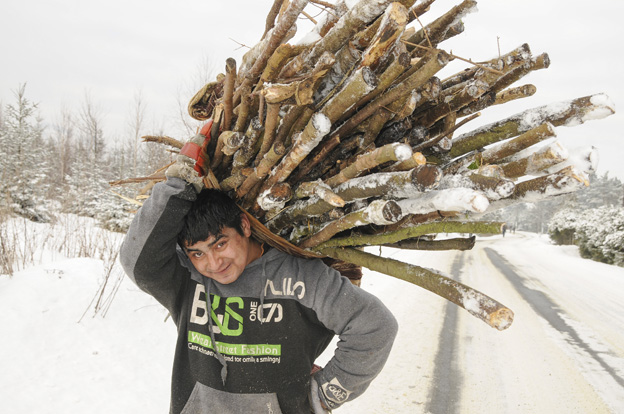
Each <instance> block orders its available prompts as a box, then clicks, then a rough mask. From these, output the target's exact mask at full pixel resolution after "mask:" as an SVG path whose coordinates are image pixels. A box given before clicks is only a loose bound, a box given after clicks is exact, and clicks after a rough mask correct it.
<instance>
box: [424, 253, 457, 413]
mask: <svg viewBox="0 0 624 414" xmlns="http://www.w3.org/2000/svg"><path fill="white" fill-rule="evenodd" d="M463 266H464V252H462V253H461V254H458V255H457V256H455V260H454V261H453V266H452V267H451V274H452V275H453V276H455V279H456V280H459V274H460V272H461V269H462V267H463ZM458 309H459V307H458V306H457V305H455V304H453V303H451V302H448V303H447V304H446V307H445V310H444V323H443V325H442V330H441V331H440V339H439V341H438V353H437V354H436V357H435V362H434V366H435V370H434V372H433V385H432V387H431V389H430V391H429V396H428V398H427V401H428V402H429V403H428V405H427V412H429V413H431V414H447V413H456V412H458V408H459V402H460V398H461V395H460V390H461V385H462V373H461V371H460V370H458V369H457V366H456V364H455V363H454V362H455V361H456V358H455V353H456V348H457V345H458V340H457V312H458Z"/></svg>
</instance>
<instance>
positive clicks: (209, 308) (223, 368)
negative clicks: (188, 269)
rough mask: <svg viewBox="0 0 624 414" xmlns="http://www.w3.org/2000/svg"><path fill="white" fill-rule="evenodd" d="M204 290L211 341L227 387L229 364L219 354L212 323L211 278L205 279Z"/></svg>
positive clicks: (222, 379) (222, 378)
mask: <svg viewBox="0 0 624 414" xmlns="http://www.w3.org/2000/svg"><path fill="white" fill-rule="evenodd" d="M203 282H204V288H205V289H206V311H207V312H208V326H209V328H208V329H209V331H210V339H211V340H212V347H213V348H214V351H215V353H216V354H217V359H218V360H219V362H220V363H221V381H222V382H223V386H225V380H226V379H227V372H228V370H227V362H226V361H225V357H224V356H223V355H221V352H219V347H218V346H217V341H215V337H214V324H213V321H212V313H213V312H212V301H211V300H210V291H211V290H212V289H211V287H212V279H210V278H209V277H203Z"/></svg>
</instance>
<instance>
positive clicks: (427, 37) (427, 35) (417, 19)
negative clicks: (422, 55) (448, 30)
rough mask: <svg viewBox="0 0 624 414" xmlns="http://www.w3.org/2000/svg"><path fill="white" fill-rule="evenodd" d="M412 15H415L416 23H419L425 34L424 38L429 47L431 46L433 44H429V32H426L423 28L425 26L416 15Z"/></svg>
mask: <svg viewBox="0 0 624 414" xmlns="http://www.w3.org/2000/svg"><path fill="white" fill-rule="evenodd" d="M414 16H416V21H418V24H420V27H421V28H422V31H423V33H424V34H425V38H426V39H427V43H428V44H429V47H430V48H433V45H432V44H431V39H429V33H427V29H425V26H423V24H422V23H421V21H420V19H419V18H418V16H417V15H416V14H414Z"/></svg>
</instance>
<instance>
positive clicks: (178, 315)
mask: <svg viewBox="0 0 624 414" xmlns="http://www.w3.org/2000/svg"><path fill="white" fill-rule="evenodd" d="M209 128H210V126H208V127H207V128H204V129H203V130H202V132H200V134H198V135H197V136H195V137H194V138H193V139H192V140H191V142H189V143H187V144H186V145H185V146H184V147H183V149H182V150H181V154H180V155H178V158H177V161H176V162H175V163H174V164H173V165H172V166H171V167H170V168H169V169H168V170H167V174H166V175H167V180H166V181H165V182H162V183H158V184H156V186H155V187H154V189H153V191H152V195H151V197H150V198H149V199H148V200H147V201H146V202H145V204H144V205H143V207H142V208H141V209H140V210H139V212H138V213H137V216H136V217H135V219H134V221H133V223H132V225H131V227H130V229H129V231H128V234H127V236H126V238H125V240H124V243H123V245H122V248H121V262H122V264H123V266H124V269H125V271H126V273H127V274H128V275H129V276H130V277H131V278H132V280H133V281H134V282H135V283H136V284H137V285H138V286H139V287H140V288H141V289H142V290H144V291H145V292H147V293H149V294H150V295H152V296H153V297H154V298H156V299H157V300H158V301H159V302H160V303H161V304H162V305H163V306H165V307H166V308H167V309H168V310H169V312H170V313H171V316H172V318H173V320H174V322H175V323H176V326H177V329H178V339H177V345H176V352H175V360H174V365H173V375H172V387H171V408H170V412H171V413H175V414H178V413H218V414H223V413H274V414H277V413H309V412H313V413H326V412H328V411H329V410H331V409H334V408H336V407H339V406H340V405H341V404H343V403H344V402H347V401H350V400H352V399H354V398H355V397H357V396H359V395H360V394H362V393H363V392H364V391H365V389H366V388H367V387H368V385H369V384H370V382H371V381H372V380H373V379H374V378H375V376H376V375H377V374H378V373H379V372H380V371H381V369H382V367H383V365H384V364H385V362H386V359H387V357H388V354H389V352H390V349H391V347H392V343H393V341H394V337H395V335H396V331H397V324H396V320H395V319H394V317H393V316H392V314H391V313H390V312H389V311H388V309H387V308H386V307H385V306H384V305H383V304H382V303H381V301H380V300H379V299H377V298H376V297H374V296H372V295H370V294H368V293H367V292H365V291H363V290H362V289H360V288H358V287H356V286H354V285H353V284H352V283H351V282H350V281H349V280H348V279H347V278H345V277H342V276H341V275H340V273H338V272H337V271H336V270H334V269H332V268H329V267H327V266H326V265H325V264H323V262H322V261H320V260H317V259H314V260H311V259H302V258H298V257H294V256H291V255H288V254H286V253H284V252H282V251H280V250H278V249H276V248H271V247H270V246H268V245H266V244H262V243H261V242H259V241H257V240H256V239H254V238H253V237H251V223H250V221H249V219H248V217H247V216H246V215H245V214H244V213H242V212H241V210H240V209H239V208H238V207H237V205H236V204H235V203H234V201H233V200H232V199H230V198H229V197H228V196H227V195H226V194H224V193H222V192H220V191H218V190H214V189H203V188H202V187H203V181H202V178H201V174H200V172H201V171H202V163H203V159H202V158H201V152H202V151H201V147H202V145H204V144H205V136H209ZM334 335H339V338H340V342H339V343H338V346H337V349H336V351H335V354H334V357H333V358H332V359H331V360H330V361H329V362H328V363H327V364H326V365H325V367H324V368H323V369H320V370H319V369H318V367H316V366H315V365H314V361H315V359H316V358H317V357H318V356H319V355H320V354H321V353H322V352H323V350H324V349H325V348H326V347H327V345H328V344H329V342H330V341H331V339H332V338H333V336H334Z"/></svg>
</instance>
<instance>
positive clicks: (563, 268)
mask: <svg viewBox="0 0 624 414" xmlns="http://www.w3.org/2000/svg"><path fill="white" fill-rule="evenodd" d="M396 255H397V256H395V258H397V257H398V258H400V259H401V260H407V259H408V257H407V256H406V253H405V252H396ZM409 260H410V261H412V262H413V263H416V264H419V265H421V266H422V265H425V266H427V267H434V268H437V269H440V270H445V271H447V272H448V273H449V274H450V275H452V277H453V278H454V279H457V280H459V281H461V282H462V283H465V284H467V285H469V286H472V287H474V288H476V289H478V290H481V291H482V292H484V293H487V294H488V295H490V296H491V297H493V298H495V299H497V300H499V301H500V302H502V303H503V304H505V305H507V306H508V307H509V308H511V309H512V310H513V311H514V312H515V320H514V323H513V325H512V326H511V327H510V328H509V329H508V330H506V331H503V332H498V331H496V330H494V329H492V328H490V327H488V326H487V325H485V324H484V323H483V322H481V321H480V320H478V319H476V318H474V317H472V316H471V315H469V314H468V313H467V312H466V311H464V310H463V309H460V308H458V307H457V306H455V305H452V304H450V303H445V302H444V301H443V300H441V299H440V300H438V299H437V298H436V299H431V298H429V297H423V295H428V294H427V293H424V294H423V293H421V292H419V291H414V292H409V293H411V294H413V295H414V299H415V300H414V302H412V303H410V304H407V306H406V304H405V303H404V301H400V300H399V301H396V300H395V299H396V298H394V299H393V295H394V294H393V293H392V292H393V291H394V290H395V289H396V288H397V286H396V285H394V281H393V282H392V283H387V279H383V280H379V279H376V278H377V277H380V278H382V277H383V276H380V275H374V274H373V275H369V276H370V278H371V279H375V280H373V281H372V282H371V283H372V288H374V289H375V290H377V291H379V293H378V295H379V296H381V297H383V298H384V300H386V295H389V296H390V297H391V298H390V301H387V302H386V303H391V304H396V305H393V308H392V309H393V311H394V312H395V315H397V317H398V319H399V323H400V326H401V334H400V337H399V339H398V342H397V346H396V347H395V350H393V355H392V356H391V359H390V361H389V362H388V367H387V368H388V369H387V370H385V371H384V372H383V373H382V374H381V376H380V378H379V379H378V380H377V381H378V384H387V385H388V386H389V389H387V390H386V393H387V394H377V395H376V397H375V396H369V395H365V396H363V397H362V398H361V401H354V402H353V403H352V404H353V405H355V406H353V407H348V408H347V407H344V409H342V410H341V411H340V412H345V413H346V412H353V413H355V412H379V413H381V412H410V413H433V414H443V413H462V414H464V413H621V412H624V269H621V268H615V267H613V266H606V265H602V264H598V263H595V262H590V261H587V260H583V259H580V258H579V257H577V255H576V253H574V248H571V247H563V248H562V247H556V246H550V245H549V244H548V243H547V242H545V241H544V240H543V239H540V238H539V237H538V236H536V235H525V234H513V235H508V236H507V237H506V238H505V239H501V238H500V237H495V238H491V239H489V240H488V238H482V239H481V240H480V241H479V242H478V243H477V245H476V247H475V248H474V249H473V250H472V251H469V252H455V253H453V252H440V253H431V252H430V253H423V252H418V253H412V254H409ZM441 262H444V263H446V266H447V269H444V268H441V267H440V265H439V264H440V263H441ZM380 283H384V285H388V286H386V287H385V289H380V287H379V286H378V285H379V284H380ZM398 283H399V284H400V282H398ZM390 285H392V286H390ZM401 288H402V293H401V294H400V295H405V294H406V293H408V291H406V290H405V286H404V285H401ZM429 296H431V295H429ZM420 299H423V302H420ZM409 308H412V311H409V310H408V309H409ZM406 331H407V332H406ZM405 335H407V336H408V338H405ZM415 376H418V377H415ZM374 386H375V385H373V387H374ZM367 394H368V393H367ZM388 397H391V398H389V399H387V400H386V401H385V402H384V403H380V402H379V399H380V398H381V399H383V398H388ZM368 398H371V401H368V402H367V401H366V399H368ZM373 399H376V401H373ZM371 406H375V407H379V408H375V410H374V411H371ZM358 409H359V410H365V411H358Z"/></svg>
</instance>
